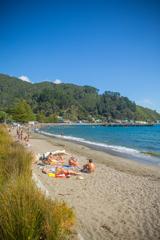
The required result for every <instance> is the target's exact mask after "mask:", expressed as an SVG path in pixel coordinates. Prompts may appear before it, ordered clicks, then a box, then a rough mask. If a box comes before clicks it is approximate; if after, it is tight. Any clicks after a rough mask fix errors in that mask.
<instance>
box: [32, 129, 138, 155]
mask: <svg viewBox="0 0 160 240" xmlns="http://www.w3.org/2000/svg"><path fill="white" fill-rule="evenodd" d="M36 131H37V132H39V133H41V134H44V135H46V136H51V137H57V138H61V139H66V140H71V141H76V142H81V143H84V144H88V145H92V146H96V147H102V148H105V149H110V150H112V151H115V152H120V153H127V154H131V155H141V152H140V151H138V150H135V149H132V148H127V147H123V146H116V145H109V144H105V143H99V142H92V141H89V140H86V139H84V138H78V137H73V136H63V135H58V134H53V133H48V132H45V131H41V130H36Z"/></svg>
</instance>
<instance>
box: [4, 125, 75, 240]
mask: <svg viewBox="0 0 160 240" xmlns="http://www.w3.org/2000/svg"><path fill="white" fill-rule="evenodd" d="M0 136H1V138H0V139H1V140H0V237H1V239H3V240H17V239H21V240H26V239H27V240H29V239H31V240H40V239H41V240H51V239H52V240H65V239H70V233H71V229H72V226H73V225H74V222H75V215H74V213H73V210H72V209H71V208H69V207H68V206H67V205H66V204H65V203H63V202H56V201H52V200H51V199H48V198H46V197H45V196H44V195H43V194H42V192H40V190H38V189H37V187H36V186H35V184H34V182H33V181H32V178H31V164H32V154H31V153H29V152H27V151H26V150H25V148H24V147H23V146H21V145H20V144H17V143H14V142H13V140H12V139H11V138H10V136H9V135H8V133H7V131H6V129H5V127H3V126H1V127H0Z"/></svg>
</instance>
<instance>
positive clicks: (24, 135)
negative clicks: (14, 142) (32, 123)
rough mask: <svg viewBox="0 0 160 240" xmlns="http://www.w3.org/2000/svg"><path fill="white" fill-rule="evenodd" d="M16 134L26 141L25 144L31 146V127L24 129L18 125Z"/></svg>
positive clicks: (20, 139) (18, 137)
mask: <svg viewBox="0 0 160 240" xmlns="http://www.w3.org/2000/svg"><path fill="white" fill-rule="evenodd" d="M16 134H17V139H18V140H19V141H21V142H24V144H25V145H26V146H29V145H30V144H29V138H30V133H29V129H24V128H22V127H17V130H16Z"/></svg>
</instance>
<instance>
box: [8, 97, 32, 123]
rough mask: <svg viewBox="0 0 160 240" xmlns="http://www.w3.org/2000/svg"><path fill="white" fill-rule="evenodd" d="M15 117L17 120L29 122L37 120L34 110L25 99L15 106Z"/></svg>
mask: <svg viewBox="0 0 160 240" xmlns="http://www.w3.org/2000/svg"><path fill="white" fill-rule="evenodd" d="M12 115H13V119H14V120H15V121H17V122H22V123H25V122H28V121H33V120H35V115H34V114H33V112H32V109H31V107H30V105H29V104H28V103H27V102H26V101H25V100H21V101H19V102H18V103H17V104H16V105H15V107H14V108H13V113H12Z"/></svg>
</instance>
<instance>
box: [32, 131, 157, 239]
mask: <svg viewBox="0 0 160 240" xmlns="http://www.w3.org/2000/svg"><path fill="white" fill-rule="evenodd" d="M30 143H31V147H30V149H31V150H32V151H34V152H36V153H44V152H47V151H54V150H58V149H60V150H62V149H65V150H66V151H67V152H68V153H69V154H70V155H73V156H75V157H76V158H77V159H78V161H79V163H80V166H83V164H84V163H86V162H87V159H88V158H92V159H93V161H94V162H95V163H96V171H95V172H94V173H92V174H85V173H83V174H82V176H83V177H84V179H83V180H79V179H77V177H71V178H69V179H55V178H50V177H48V176H47V175H45V174H43V173H42V172H41V168H40V166H38V165H37V164H34V167H33V174H34V175H35V176H36V178H38V180H39V181H40V182H41V183H42V184H43V186H44V188H45V189H46V190H47V192H48V193H49V196H50V197H52V198H53V199H58V200H62V201H65V202H67V203H68V204H69V206H71V207H73V209H74V211H75V213H76V216H77V223H76V229H77V232H79V233H80V235H79V239H84V240H110V239H114V240H120V239H121V240H125V239H126V240H132V239H133V240H135V239H136V240H145V239H146V240H151V239H152V240H158V239H160V168H159V167H152V166H146V165H143V164H138V163H137V162H134V161H130V160H126V159H123V158H120V157H116V156H112V155H109V154H107V153H104V152H100V151H96V150H93V149H90V148H88V147H86V146H82V145H80V144H77V143H73V142H69V141H64V140H61V139H57V138H50V137H46V136H43V135H40V134H37V133H36V134H35V133H34V134H32V138H31V140H30ZM66 158H67V157H66Z"/></svg>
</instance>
